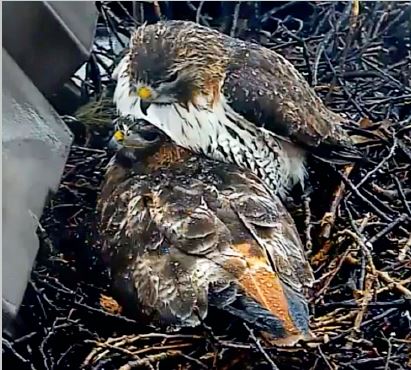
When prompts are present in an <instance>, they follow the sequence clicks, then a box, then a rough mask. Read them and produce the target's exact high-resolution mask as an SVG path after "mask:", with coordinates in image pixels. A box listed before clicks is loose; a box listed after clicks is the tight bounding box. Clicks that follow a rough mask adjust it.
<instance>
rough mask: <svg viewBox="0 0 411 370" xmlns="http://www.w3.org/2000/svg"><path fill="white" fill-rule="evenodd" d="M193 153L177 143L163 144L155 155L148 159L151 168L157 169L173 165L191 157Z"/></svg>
mask: <svg viewBox="0 0 411 370" xmlns="http://www.w3.org/2000/svg"><path fill="white" fill-rule="evenodd" d="M190 155H191V153H190V152H189V151H188V150H186V149H183V148H181V147H178V146H176V145H171V144H170V145H163V146H162V147H161V148H160V149H159V150H158V151H157V152H156V153H155V154H154V155H152V156H151V157H149V158H148V159H147V167H148V169H149V170H152V171H156V170H158V169H160V168H164V167H168V166H171V165H173V164H175V163H177V162H179V161H181V160H184V159H186V158H187V157H189V156H190Z"/></svg>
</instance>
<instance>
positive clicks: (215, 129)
mask: <svg viewBox="0 0 411 370" xmlns="http://www.w3.org/2000/svg"><path fill="white" fill-rule="evenodd" d="M126 58H127V57H125V58H124V59H123V60H122V62H120V64H119V66H118V67H117V68H116V71H115V74H116V77H117V79H118V81H117V86H116V89H115V92H114V102H115V104H116V105H117V109H118V111H119V113H120V114H121V115H125V116H127V115H130V116H132V117H134V118H136V119H144V120H146V121H148V122H150V123H151V124H152V125H154V126H156V127H158V128H159V129H161V130H162V131H163V132H164V133H165V134H166V135H168V136H169V137H170V138H171V139H172V140H173V141H174V142H175V143H177V144H178V145H180V146H182V147H184V148H187V149H190V150H194V151H196V152H200V153H204V152H206V150H207V151H211V153H212V156H213V158H215V159H217V160H221V161H226V162H227V161H230V159H229V158H227V153H228V151H229V152H231V153H232V154H233V158H234V161H235V162H236V164H237V165H239V166H241V167H250V169H251V170H252V171H254V172H257V171H256V167H260V168H261V167H262V168H264V169H265V170H266V171H267V176H271V179H269V181H268V182H271V184H270V185H271V187H272V185H273V184H272V182H278V183H277V184H276V185H277V188H276V189H273V190H275V191H276V192H279V193H283V191H284V190H285V189H284V187H285V188H287V187H289V186H291V185H294V184H296V183H298V182H300V183H301V184H302V185H303V184H304V178H305V175H306V172H305V166H304V158H305V155H304V151H303V150H301V149H299V148H297V147H295V146H294V145H292V144H289V143H286V142H284V141H282V140H280V139H278V138H277V137H275V135H273V134H272V133H271V132H269V131H267V130H265V129H264V128H256V127H255V126H254V125H253V124H252V123H250V122H248V121H246V120H245V119H244V118H243V117H242V116H241V115H239V114H238V113H236V112H235V111H233V109H232V108H231V107H230V105H229V104H227V102H226V100H225V98H224V96H221V98H220V101H219V102H218V103H217V104H216V105H215V106H214V107H213V109H210V108H208V107H207V105H206V99H205V98H204V99H203V102H202V101H201V100H197V103H198V105H199V106H200V108H196V107H195V106H194V105H192V104H191V103H189V104H188V109H185V108H184V107H182V106H180V105H177V104H174V105H172V104H168V105H158V104H151V105H150V106H149V108H148V109H147V114H144V113H143V112H142V110H141V107H140V98H139V97H138V96H130V93H129V77H128V75H127V73H126V72H127V62H125V61H124V60H125V59H126ZM200 99H201V98H200ZM202 103H203V104H202ZM201 106H202V107H201ZM227 115H228V116H229V117H230V118H231V120H230V119H228V118H227ZM232 121H234V122H241V125H242V126H243V127H247V128H248V130H244V129H242V128H241V127H239V126H240V125H237V124H236V123H233V122H232ZM227 127H229V128H231V129H232V130H234V131H235V132H237V134H238V135H239V136H240V137H241V138H242V139H243V142H244V143H246V144H247V143H249V144H250V145H249V146H247V145H243V144H242V143H241V142H240V141H239V140H237V139H235V138H233V137H232V135H230V133H229V131H228V130H227ZM267 143H268V144H267ZM251 144H252V145H251ZM268 145H269V146H268ZM218 147H220V148H223V149H224V151H225V153H224V152H221V150H217V149H218ZM274 152H275V153H277V155H276V156H275V155H274ZM245 158H247V159H248V161H247V163H245ZM278 162H279V163H278ZM270 171H271V173H270ZM274 171H275V172H276V173H277V174H274V173H273V172H274ZM273 176H276V179H275V180H273ZM270 180H271V181H270Z"/></svg>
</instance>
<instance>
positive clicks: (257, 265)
mask: <svg viewBox="0 0 411 370" xmlns="http://www.w3.org/2000/svg"><path fill="white" fill-rule="evenodd" d="M150 127H151V128H150ZM152 129H153V126H151V125H150V126H139V127H138V128H134V129H133V140H130V139H129V138H127V137H125V138H122V135H121V134H119V133H117V134H116V138H117V139H118V140H122V145H123V148H122V149H120V150H119V151H118V152H117V154H116V156H115V157H114V160H112V161H111V163H110V165H109V168H108V171H107V173H106V179H105V182H104V185H103V188H102V192H101V195H100V199H99V204H98V215H99V216H98V223H99V226H98V233H97V234H98V237H97V239H96V243H97V245H99V247H100V248H101V250H102V253H103V256H104V257H105V260H106V263H107V264H108V265H109V266H110V269H111V276H112V280H113V288H114V290H115V291H117V292H118V295H117V297H116V298H118V300H119V302H120V304H122V306H124V308H125V309H126V310H127V308H128V310H130V308H131V309H132V310H134V312H135V313H137V312H138V313H139V314H140V315H142V316H143V318H146V319H147V318H148V319H150V320H152V321H153V322H155V323H157V324H163V325H171V326H174V327H181V326H196V325H198V324H199V323H200V322H201V320H202V319H204V318H205V317H206V316H207V313H208V310H209V307H215V309H217V310H224V311H226V312H228V313H230V314H232V315H234V316H237V317H239V318H240V319H242V320H244V321H245V322H248V323H249V324H251V325H252V326H253V327H255V328H256V329H259V330H261V331H263V332H266V333H269V334H270V337H271V338H272V339H275V340H277V342H280V343H288V344H290V343H293V342H295V340H298V339H300V338H307V337H309V336H310V331H309V327H308V319H309V313H308V308H307V303H306V300H305V298H304V296H303V293H302V291H303V287H304V286H309V285H311V283H312V281H313V275H312V270H311V268H310V266H309V264H308V262H307V260H306V257H305V255H304V251H303V246H302V244H301V241H300V238H299V235H298V233H297V230H296V228H295V225H294V222H293V220H292V218H291V217H290V215H289V214H288V212H287V210H286V209H285V208H284V206H283V205H282V203H281V201H280V200H279V199H278V198H277V197H272V196H271V195H270V192H269V191H268V190H267V187H266V185H265V184H264V182H262V181H261V180H260V179H259V178H258V177H257V176H256V175H254V174H252V173H251V172H248V171H246V172H244V171H243V170H241V169H239V168H238V167H237V166H235V165H232V164H227V163H223V162H218V161H213V160H210V159H207V158H206V157H205V156H200V155H196V154H194V153H192V152H190V151H187V150H184V149H182V148H180V147H177V146H176V145H175V144H174V143H171V142H170V141H169V139H168V138H167V139H165V138H166V136H165V135H164V134H163V133H161V134H159V135H155V136H153V134H152V131H150V130H152ZM156 130H157V129H156ZM280 343H279V344H280Z"/></svg>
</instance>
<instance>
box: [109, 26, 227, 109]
mask: <svg viewBox="0 0 411 370" xmlns="http://www.w3.org/2000/svg"><path fill="white" fill-rule="evenodd" d="M221 37H222V36H221V34H220V33H219V32H217V31H214V30H210V29H208V28H205V27H202V26H200V25H198V24H196V23H192V22H184V21H167V22H158V23H156V24H152V25H142V26H141V27H139V28H138V29H137V30H136V31H135V32H134V34H133V35H132V38H131V40H130V48H129V52H128V54H127V55H126V56H125V57H124V58H123V60H122V61H121V62H120V64H119V66H118V67H117V69H116V71H115V72H114V74H113V77H114V78H116V79H117V80H118V87H117V89H116V95H115V100H116V101H117V103H120V106H121V100H128V102H130V99H132V100H134V104H140V107H141V110H142V111H143V112H145V111H146V110H147V108H148V106H149V105H150V104H160V105H161V104H175V103H177V104H181V105H184V106H186V105H187V104H188V103H190V102H191V103H192V104H196V103H199V102H200V101H203V99H204V98H205V99H206V100H207V102H208V103H210V102H212V101H213V100H214V99H216V95H218V91H219V88H220V85H221V83H222V80H223V78H224V71H225V66H226V64H227V55H226V51H225V49H224V47H223V45H222V40H221ZM120 110H121V109H120Z"/></svg>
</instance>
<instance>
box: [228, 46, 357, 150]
mask: <svg viewBox="0 0 411 370" xmlns="http://www.w3.org/2000/svg"><path fill="white" fill-rule="evenodd" d="M231 46H232V47H231V48H232V50H235V51H234V53H233V55H232V58H231V63H229V64H228V66H227V74H226V79H225V81H224V85H223V93H224V95H225V96H226V97H227V98H228V100H229V104H230V105H231V106H232V107H233V109H234V110H235V111H236V112H238V113H240V114H241V115H243V116H244V117H245V118H246V119H247V120H248V121H250V122H251V123H253V124H255V125H257V126H261V127H264V128H266V129H267V130H269V131H271V132H273V133H275V134H277V135H279V136H281V137H283V138H286V139H287V140H291V141H293V142H295V143H298V144H299V145H301V146H303V147H305V148H307V149H311V150H312V151H313V152H314V153H315V154H319V155H320V154H323V155H324V156H327V155H328V156H329V157H330V158H331V157H332V155H333V154H334V156H337V154H335V153H338V152H341V156H342V157H344V156H349V154H351V155H352V156H357V155H358V154H357V153H356V151H355V150H354V149H353V148H352V143H351V140H350V138H349V136H348V135H347V133H346V132H345V131H344V130H343V129H342V127H341V126H340V124H341V123H343V122H345V121H346V120H345V119H344V118H343V117H342V116H340V115H339V114H337V113H334V112H332V111H331V110H329V109H328V108H327V107H326V106H325V105H324V103H323V102H322V101H321V99H320V98H319V97H318V96H317V95H316V94H315V92H314V90H313V89H312V88H311V87H310V86H309V85H308V83H307V81H306V80H305V79H304V77H303V76H302V75H301V74H300V73H299V72H298V71H297V70H296V69H295V68H294V66H293V65H292V64H291V63H290V62H288V61H287V60H286V59H285V58H283V57H282V56H281V55H279V54H277V53H276V52H274V51H271V50H269V49H267V48H264V47H262V46H259V45H255V44H249V43H245V42H233V44H232V45H231Z"/></svg>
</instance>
